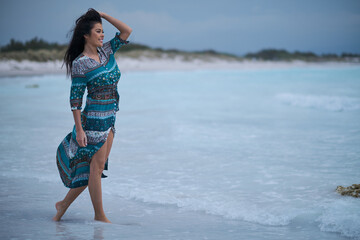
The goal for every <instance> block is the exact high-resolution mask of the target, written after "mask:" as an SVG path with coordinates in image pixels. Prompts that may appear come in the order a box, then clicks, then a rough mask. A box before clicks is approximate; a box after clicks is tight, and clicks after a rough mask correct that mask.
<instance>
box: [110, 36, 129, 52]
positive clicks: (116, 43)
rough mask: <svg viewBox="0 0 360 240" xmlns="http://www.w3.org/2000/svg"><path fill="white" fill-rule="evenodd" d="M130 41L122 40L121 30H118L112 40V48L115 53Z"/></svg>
mask: <svg viewBox="0 0 360 240" xmlns="http://www.w3.org/2000/svg"><path fill="white" fill-rule="evenodd" d="M128 43H129V41H126V40H122V39H121V38H120V32H117V33H116V34H115V37H114V38H113V39H111V40H110V45H111V50H112V51H113V53H115V52H116V51H117V50H119V48H120V47H121V46H123V45H126V44H128Z"/></svg>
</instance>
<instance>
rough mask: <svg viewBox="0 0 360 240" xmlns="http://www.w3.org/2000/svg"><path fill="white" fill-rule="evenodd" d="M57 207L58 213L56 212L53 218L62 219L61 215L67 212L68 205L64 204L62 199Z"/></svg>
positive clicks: (55, 219)
mask: <svg viewBox="0 0 360 240" xmlns="http://www.w3.org/2000/svg"><path fill="white" fill-rule="evenodd" d="M55 208H56V211H57V213H56V215H55V217H53V220H54V221H60V219H61V217H62V216H63V215H64V213H65V212H66V209H67V207H66V206H64V204H63V201H60V202H57V203H56V204H55Z"/></svg>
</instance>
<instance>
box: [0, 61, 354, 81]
mask: <svg viewBox="0 0 360 240" xmlns="http://www.w3.org/2000/svg"><path fill="white" fill-rule="evenodd" d="M62 63H63V62H62V61H59V60H55V61H47V62H35V61H29V60H24V61H21V62H19V61H15V60H1V61H0V77H12V76H34V75H45V74H64V75H65V74H66V67H65V65H64V66H63V68H61V66H62ZM117 63H118V66H119V68H120V70H121V72H135V71H196V70H261V69H284V68H329V67H331V68H334V67H359V66H360V63H359V62H335V61H325V62H306V61H301V60H294V61H264V60H261V61H259V60H256V61H251V60H242V61H238V60H228V59H221V58H216V57H214V58H205V59H200V58H194V59H190V60H189V59H183V58H181V57H180V56H175V57H172V58H169V57H158V58H147V57H139V58H131V57H118V58H117Z"/></svg>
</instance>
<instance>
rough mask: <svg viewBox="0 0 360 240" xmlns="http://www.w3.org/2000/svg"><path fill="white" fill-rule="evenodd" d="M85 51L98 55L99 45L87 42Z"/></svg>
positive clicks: (91, 54) (87, 53)
mask: <svg viewBox="0 0 360 240" xmlns="http://www.w3.org/2000/svg"><path fill="white" fill-rule="evenodd" d="M83 53H85V54H86V55H90V56H97V54H98V53H97V47H96V46H94V45H90V44H85V46H84V51H83Z"/></svg>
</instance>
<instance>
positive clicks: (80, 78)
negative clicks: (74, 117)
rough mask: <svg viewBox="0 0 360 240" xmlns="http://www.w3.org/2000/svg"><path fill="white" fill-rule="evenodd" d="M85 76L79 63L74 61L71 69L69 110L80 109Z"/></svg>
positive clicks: (84, 87)
mask: <svg viewBox="0 0 360 240" xmlns="http://www.w3.org/2000/svg"><path fill="white" fill-rule="evenodd" d="M86 83H87V78H86V76H85V75H84V74H83V73H82V71H81V67H80V63H78V62H76V61H74V62H73V63H72V71H71V88H70V107H71V111H73V110H81V109H82V108H81V106H82V99H83V96H84V93H85V89H86Z"/></svg>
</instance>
